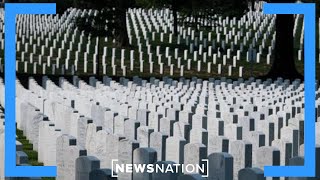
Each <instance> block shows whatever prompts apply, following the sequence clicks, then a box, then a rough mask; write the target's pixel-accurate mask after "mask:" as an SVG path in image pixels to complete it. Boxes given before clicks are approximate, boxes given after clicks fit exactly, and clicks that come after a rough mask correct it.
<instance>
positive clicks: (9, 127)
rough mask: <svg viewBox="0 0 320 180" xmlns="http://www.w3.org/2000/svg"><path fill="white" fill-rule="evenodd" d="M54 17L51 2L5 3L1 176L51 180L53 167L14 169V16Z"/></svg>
mask: <svg viewBox="0 0 320 180" xmlns="http://www.w3.org/2000/svg"><path fill="white" fill-rule="evenodd" d="M17 14H56V4H55V3H29V4H27V3H5V17H4V22H5V49H4V50H5V51H4V52H5V53H4V54H5V115H6V116H5V122H6V128H5V176H6V177H55V176H56V174H57V168H56V167H51V166H48V167H43V166H42V167H40V166H16V126H15V124H16V123H15V119H16V110H15V107H16V103H15V97H16V84H15V82H16V39H15V38H16V37H15V36H16V15H17Z"/></svg>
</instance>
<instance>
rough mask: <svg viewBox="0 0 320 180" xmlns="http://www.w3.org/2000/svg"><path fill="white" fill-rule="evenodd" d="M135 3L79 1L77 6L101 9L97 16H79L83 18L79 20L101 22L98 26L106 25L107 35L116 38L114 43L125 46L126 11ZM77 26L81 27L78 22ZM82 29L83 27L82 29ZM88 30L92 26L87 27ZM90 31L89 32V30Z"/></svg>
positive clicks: (127, 42) (125, 0) (126, 43)
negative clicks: (79, 3)
mask: <svg viewBox="0 0 320 180" xmlns="http://www.w3.org/2000/svg"><path fill="white" fill-rule="evenodd" d="M134 4H135V1H134V0H116V1H113V0H93V1H90V2H83V1H82V3H81V5H80V7H78V8H83V7H85V8H91V9H96V10H98V11H100V12H101V11H102V13H100V14H99V16H100V17H98V16H93V17H88V16H87V17H79V18H85V20H82V21H79V22H88V21H90V19H91V20H93V21H94V22H96V23H98V22H99V23H102V24H100V25H99V26H107V31H108V33H107V35H108V36H109V37H113V38H114V39H115V40H116V44H117V46H118V47H126V46H129V37H128V31H127V18H126V13H127V9H128V8H129V7H132V6H133V5H134ZM77 24H78V27H82V25H80V23H77ZM82 30H84V29H82ZM87 30H89V31H91V30H93V31H94V28H91V29H90V28H89V29H87ZM89 33H90V32H89Z"/></svg>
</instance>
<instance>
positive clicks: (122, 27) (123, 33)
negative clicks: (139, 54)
mask: <svg viewBox="0 0 320 180" xmlns="http://www.w3.org/2000/svg"><path fill="white" fill-rule="evenodd" d="M118 22H119V28H118V29H117V30H118V31H119V32H118V33H117V35H116V41H117V46H119V47H127V46H129V45H130V44H129V37H128V30H127V18H126V9H121V10H120V14H119V17H118Z"/></svg>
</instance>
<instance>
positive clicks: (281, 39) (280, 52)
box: [266, 0, 303, 79]
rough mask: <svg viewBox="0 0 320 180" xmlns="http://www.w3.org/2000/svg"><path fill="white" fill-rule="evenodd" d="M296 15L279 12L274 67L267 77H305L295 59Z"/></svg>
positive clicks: (277, 0)
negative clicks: (294, 31)
mask: <svg viewBox="0 0 320 180" xmlns="http://www.w3.org/2000/svg"><path fill="white" fill-rule="evenodd" d="M270 2H271V3H294V2H295V0H271V1H270ZM293 29H294V15H292V14H278V15H277V17H276V44H275V56H274V60H273V63H272V67H271V69H270V71H269V73H268V74H267V75H266V77H270V78H273V79H275V78H277V77H282V78H288V79H295V78H299V79H303V76H302V75H301V74H300V73H299V72H298V71H297V69H296V66H295V61H294V38H293Z"/></svg>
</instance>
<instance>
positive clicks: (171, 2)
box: [137, 0, 186, 35]
mask: <svg viewBox="0 0 320 180" xmlns="http://www.w3.org/2000/svg"><path fill="white" fill-rule="evenodd" d="M185 2H186V1H184V0H137V5H138V6H141V7H144V8H152V7H153V8H169V9H171V11H172V16H173V33H174V35H178V12H179V11H180V10H181V8H182V7H183V4H184V3H185Z"/></svg>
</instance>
